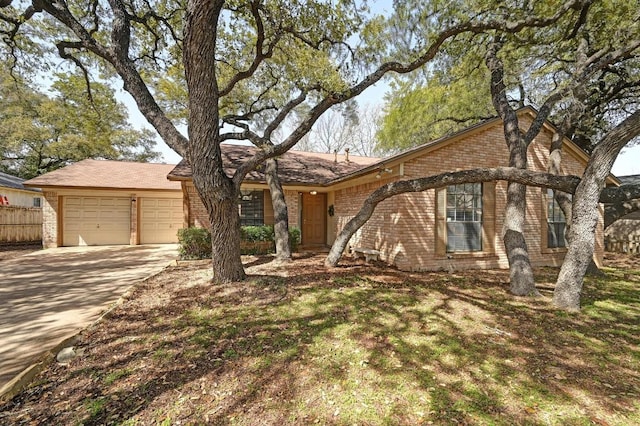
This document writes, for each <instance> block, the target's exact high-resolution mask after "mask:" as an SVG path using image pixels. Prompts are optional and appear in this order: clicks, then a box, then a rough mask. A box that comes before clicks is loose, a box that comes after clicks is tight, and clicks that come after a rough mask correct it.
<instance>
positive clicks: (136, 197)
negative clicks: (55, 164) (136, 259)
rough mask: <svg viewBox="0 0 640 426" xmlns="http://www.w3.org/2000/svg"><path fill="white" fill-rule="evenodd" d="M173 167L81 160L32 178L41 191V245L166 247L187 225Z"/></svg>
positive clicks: (33, 185)
mask: <svg viewBox="0 0 640 426" xmlns="http://www.w3.org/2000/svg"><path fill="white" fill-rule="evenodd" d="M174 167H175V166H173V165H171V164H152V163H133V162H125V161H107V160H83V161H80V162H78V163H75V164H71V165H69V166H67V167H63V168H61V169H58V170H55V171H53V172H50V173H46V174H44V175H42V176H38V177H36V178H34V179H31V180H30V181H29V182H28V184H29V186H30V187H38V188H42V193H43V198H44V200H43V206H42V213H43V226H42V243H43V245H44V247H45V248H50V247H59V246H63V245H64V246H92V245H119V244H123V245H129V244H134V245H135V244H165V243H175V242H177V241H178V237H177V232H178V229H180V228H182V226H183V221H184V219H183V217H184V215H183V211H182V206H183V195H182V185H181V184H180V182H171V181H169V180H167V175H168V174H169V172H170V171H171V170H173V168H174Z"/></svg>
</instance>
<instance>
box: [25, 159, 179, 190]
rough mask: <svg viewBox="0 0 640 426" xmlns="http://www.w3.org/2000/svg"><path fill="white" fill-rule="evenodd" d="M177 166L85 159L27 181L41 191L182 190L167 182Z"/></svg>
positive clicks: (176, 185)
mask: <svg viewBox="0 0 640 426" xmlns="http://www.w3.org/2000/svg"><path fill="white" fill-rule="evenodd" d="M174 167H175V165H173V164H153V163H133V162H127V161H109V160H82V161H79V162H77V163H74V164H71V165H70V166H67V167H64V168H62V169H58V170H54V171H53V172H49V173H46V174H44V175H42V176H38V177H36V178H33V179H31V180H28V181H26V182H25V185H28V186H31V187H37V188H47V187H71V188H105V189H106V188H115V189H154V190H180V189H181V186H180V183H179V182H170V181H168V180H167V174H168V173H169V172H170V171H171V170H173V168H174Z"/></svg>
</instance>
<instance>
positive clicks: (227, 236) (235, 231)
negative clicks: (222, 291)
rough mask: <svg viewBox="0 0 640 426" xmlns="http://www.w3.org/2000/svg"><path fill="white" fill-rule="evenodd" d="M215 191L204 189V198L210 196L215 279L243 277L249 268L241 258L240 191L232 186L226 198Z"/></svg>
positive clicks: (208, 208) (221, 281) (225, 281)
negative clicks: (217, 194) (215, 193)
mask: <svg viewBox="0 0 640 426" xmlns="http://www.w3.org/2000/svg"><path fill="white" fill-rule="evenodd" d="M212 195H213V194H212V192H207V193H205V194H203V193H200V197H201V198H202V199H203V202H204V201H205V198H206V199H207V202H205V206H207V210H208V212H209V217H210V219H211V258H212V261H213V282H216V283H227V282H234V281H242V280H243V279H244V278H245V272H244V267H243V266H242V261H241V260H240V259H241V258H240V216H239V215H238V194H237V192H236V191H235V190H231V191H230V193H229V194H227V195H226V196H224V198H222V197H216V196H212Z"/></svg>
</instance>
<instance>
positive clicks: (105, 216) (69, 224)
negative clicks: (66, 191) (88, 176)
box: [62, 197, 131, 246]
mask: <svg viewBox="0 0 640 426" xmlns="http://www.w3.org/2000/svg"><path fill="white" fill-rule="evenodd" d="M62 205H63V216H62V218H63V219H62V220H63V225H62V230H63V236H62V240H63V245H65V246H99V245H109V244H129V237H130V223H131V220H130V211H131V201H130V200H129V198H117V197H64V199H63V201H62Z"/></svg>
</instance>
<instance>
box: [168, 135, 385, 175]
mask: <svg viewBox="0 0 640 426" xmlns="http://www.w3.org/2000/svg"><path fill="white" fill-rule="evenodd" d="M220 149H221V151H222V157H223V161H224V164H225V173H226V174H227V176H232V175H233V173H234V172H235V170H236V168H237V167H239V166H240V165H241V164H242V163H243V162H244V161H245V160H246V159H248V158H250V157H251V156H253V155H254V154H255V153H256V150H257V148H256V147H254V146H248V145H233V144H221V145H220ZM352 158H353V160H352ZM377 161H378V159H377V158H368V157H350V161H349V162H347V161H345V159H344V155H341V156H339V161H337V162H336V161H334V154H317V153H313V152H303V151H288V152H286V153H284V154H283V155H281V156H280V157H278V176H280V181H281V182H282V183H283V184H288V185H323V184H326V183H328V182H330V181H332V180H334V179H336V178H339V177H341V176H345V175H348V174H349V173H353V172H354V171H356V170H358V169H361V168H363V167H365V166H366V165H368V164H373V163H375V162H377ZM261 170H263V169H262V168H259V170H254V171H252V172H250V173H249V174H248V175H247V176H246V177H245V181H246V182H264V181H265V178H264V173H263V172H262V171H261ZM191 177H192V172H191V166H190V165H189V164H188V163H187V162H186V161H185V160H183V161H181V162H180V164H178V165H177V166H176V168H175V169H173V170H172V171H171V173H169V176H168V178H169V179H171V180H190V179H191Z"/></svg>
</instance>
